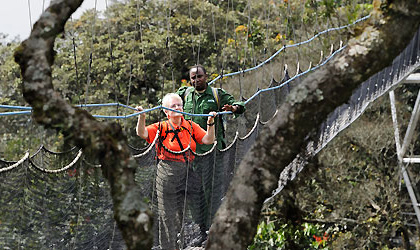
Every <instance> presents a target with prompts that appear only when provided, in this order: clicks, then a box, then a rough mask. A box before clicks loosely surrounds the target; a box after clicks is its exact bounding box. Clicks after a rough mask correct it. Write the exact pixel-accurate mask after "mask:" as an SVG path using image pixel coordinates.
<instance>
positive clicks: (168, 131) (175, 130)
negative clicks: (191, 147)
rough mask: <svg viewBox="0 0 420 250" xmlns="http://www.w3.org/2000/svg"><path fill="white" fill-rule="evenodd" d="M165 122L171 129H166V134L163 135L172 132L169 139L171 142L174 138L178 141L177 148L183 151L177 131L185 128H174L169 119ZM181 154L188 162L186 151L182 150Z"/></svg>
mask: <svg viewBox="0 0 420 250" xmlns="http://www.w3.org/2000/svg"><path fill="white" fill-rule="evenodd" d="M166 123H167V124H169V125H170V126H171V128H172V129H171V130H169V129H166V136H165V138H166V137H167V136H168V133H174V137H172V140H171V141H172V142H173V141H174V140H175V139H176V141H177V142H178V145H179V148H180V149H181V151H183V150H184V147H183V146H182V143H181V139H180V138H179V136H178V133H179V132H181V129H186V128H184V127H181V129H179V128H178V129H175V128H174V126H173V125H172V123H171V122H170V121H167V122H166ZM187 131H188V133H190V134H191V132H190V131H189V130H188V129H187ZM162 142H163V141H162ZM182 155H183V156H184V160H185V162H186V163H187V162H188V157H187V155H186V153H185V152H183V153H182Z"/></svg>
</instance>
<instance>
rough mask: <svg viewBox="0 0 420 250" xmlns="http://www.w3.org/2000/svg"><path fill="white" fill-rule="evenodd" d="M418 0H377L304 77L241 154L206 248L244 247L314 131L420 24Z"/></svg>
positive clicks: (382, 65)
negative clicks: (345, 39) (343, 41)
mask: <svg viewBox="0 0 420 250" xmlns="http://www.w3.org/2000/svg"><path fill="white" fill-rule="evenodd" d="M419 12H420V1H419V0H401V1H383V3H381V2H380V1H378V0H375V1H374V10H373V12H372V13H371V16H370V18H369V19H368V20H367V21H366V22H365V23H364V24H363V27H361V30H360V33H359V34H356V36H355V38H353V39H351V40H350V41H349V43H348V46H347V47H346V48H345V50H344V51H343V52H342V53H340V54H339V55H338V56H337V57H336V58H335V59H333V60H331V61H330V62H329V63H327V64H326V65H324V66H323V67H321V68H320V69H319V70H317V71H315V72H314V73H312V74H311V75H309V76H308V77H307V78H305V79H304V80H303V81H302V82H301V83H300V84H299V86H297V87H296V88H295V89H294V90H293V91H292V92H291V93H290V94H289V96H288V97H287V100H286V102H285V103H284V104H283V105H282V106H281V107H280V109H279V112H278V114H279V115H277V117H276V118H275V119H273V122H271V123H270V124H269V126H267V127H266V128H265V129H264V130H263V131H262V132H261V133H260V136H259V138H258V140H257V141H256V143H255V144H254V145H253V147H252V149H251V150H250V152H249V153H248V154H247V155H246V157H245V158H244V159H243V160H242V162H241V164H240V166H239V168H238V170H237V173H236V175H235V176H234V178H233V180H232V183H231V185H230V188H229V190H228V193H227V195H226V198H225V200H224V202H223V204H222V206H221V207H220V208H219V210H218V212H217V214H216V218H215V220H214V222H213V225H212V227H211V229H210V234H209V240H208V243H207V246H206V249H235V250H236V249H246V248H247V246H248V245H249V244H250V243H251V242H252V240H253V237H254V235H255V232H256V229H257V225H258V223H259V218H260V211H261V208H262V206H263V203H264V200H265V199H267V198H269V197H270V196H271V192H272V191H273V190H274V189H275V188H276V187H277V185H278V180H279V175H280V173H281V171H282V170H283V169H284V168H285V167H286V166H287V165H288V164H289V163H290V162H291V161H292V160H293V159H294V158H295V157H296V155H297V154H298V153H300V152H303V151H304V147H305V146H306V143H307V142H308V140H310V138H307V136H308V135H309V137H310V136H311V135H312V136H313V135H314V131H315V129H316V128H318V127H319V125H320V124H321V123H322V122H323V121H324V120H325V119H326V118H327V116H328V114H329V113H330V112H332V111H333V110H334V109H335V108H336V107H338V106H340V105H342V104H344V103H345V102H346V101H348V100H349V98H350V96H351V94H352V91H353V90H355V89H356V88H357V87H358V86H359V85H360V84H361V83H362V82H363V81H365V80H367V79H368V78H369V77H370V76H372V75H373V74H375V73H376V72H379V71H380V70H382V69H383V68H385V67H386V66H388V65H390V64H391V62H392V60H393V59H394V58H395V57H396V56H397V55H398V54H399V53H400V52H401V51H402V50H403V49H404V48H405V47H406V46H407V44H408V43H409V42H410V40H411V38H412V37H413V35H414V33H415V32H416V31H417V30H418V28H419V22H420V13H419Z"/></svg>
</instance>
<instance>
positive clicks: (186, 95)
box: [176, 65, 245, 154]
mask: <svg viewBox="0 0 420 250" xmlns="http://www.w3.org/2000/svg"><path fill="white" fill-rule="evenodd" d="M189 75H190V81H191V84H192V85H193V87H181V88H180V89H179V90H178V91H177V92H176V93H177V94H178V95H179V96H181V98H183V100H184V111H185V112H187V113H191V114H208V113H209V112H210V111H216V112H220V111H232V112H233V113H235V114H242V113H243V112H244V111H245V106H244V103H243V102H237V101H235V99H234V97H233V96H232V95H231V94H229V93H227V92H226V91H225V90H223V89H220V88H218V89H215V88H212V87H210V86H209V85H208V83H207V72H206V69H205V68H204V67H203V66H202V65H195V66H192V67H191V68H190V71H189ZM185 118H186V119H192V120H193V121H194V122H196V123H198V124H199V125H200V127H202V128H204V129H207V117H205V116H193V117H188V116H185ZM215 125H216V129H217V131H216V139H217V148H218V149H223V148H225V147H226V140H225V135H224V127H223V124H222V122H221V119H216V124H215ZM211 147H212V145H204V144H203V145H201V144H200V145H197V150H196V152H197V153H199V154H202V153H205V152H207V151H209V150H210V149H211Z"/></svg>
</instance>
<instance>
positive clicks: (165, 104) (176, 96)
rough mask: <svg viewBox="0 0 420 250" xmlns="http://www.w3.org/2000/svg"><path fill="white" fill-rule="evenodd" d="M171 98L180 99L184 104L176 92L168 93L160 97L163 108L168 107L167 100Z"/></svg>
mask: <svg viewBox="0 0 420 250" xmlns="http://www.w3.org/2000/svg"><path fill="white" fill-rule="evenodd" d="M173 98H177V99H178V100H181V103H182V104H184V102H183V101H182V98H181V97H180V96H179V95H178V94H176V93H168V94H166V95H165V96H164V97H163V99H162V106H163V107H165V108H169V102H170V101H171V100H172V99H173Z"/></svg>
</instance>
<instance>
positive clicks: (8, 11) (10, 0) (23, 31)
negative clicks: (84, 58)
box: [0, 0, 110, 40]
mask: <svg viewBox="0 0 420 250" xmlns="http://www.w3.org/2000/svg"><path fill="white" fill-rule="evenodd" d="M0 2H1V3H2V6H1V8H0V33H3V34H8V37H7V40H12V39H13V38H15V37H17V36H19V37H20V40H24V39H26V38H27V37H28V36H29V34H30V31H31V21H32V25H33V24H34V23H35V22H36V21H37V20H38V18H39V17H40V16H41V13H42V11H43V6H44V8H45V9H46V8H47V7H48V5H49V4H50V0H0ZM95 2H96V10H97V11H101V10H104V9H105V8H106V6H107V4H108V5H109V4H110V1H107V0H85V1H84V2H83V3H82V6H81V7H79V9H78V10H77V11H76V12H75V13H74V14H73V18H78V17H80V16H81V15H82V14H83V12H84V11H86V10H87V9H94V8H95ZM29 10H30V11H29ZM29 13H31V15H29ZM29 16H30V17H31V18H29Z"/></svg>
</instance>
